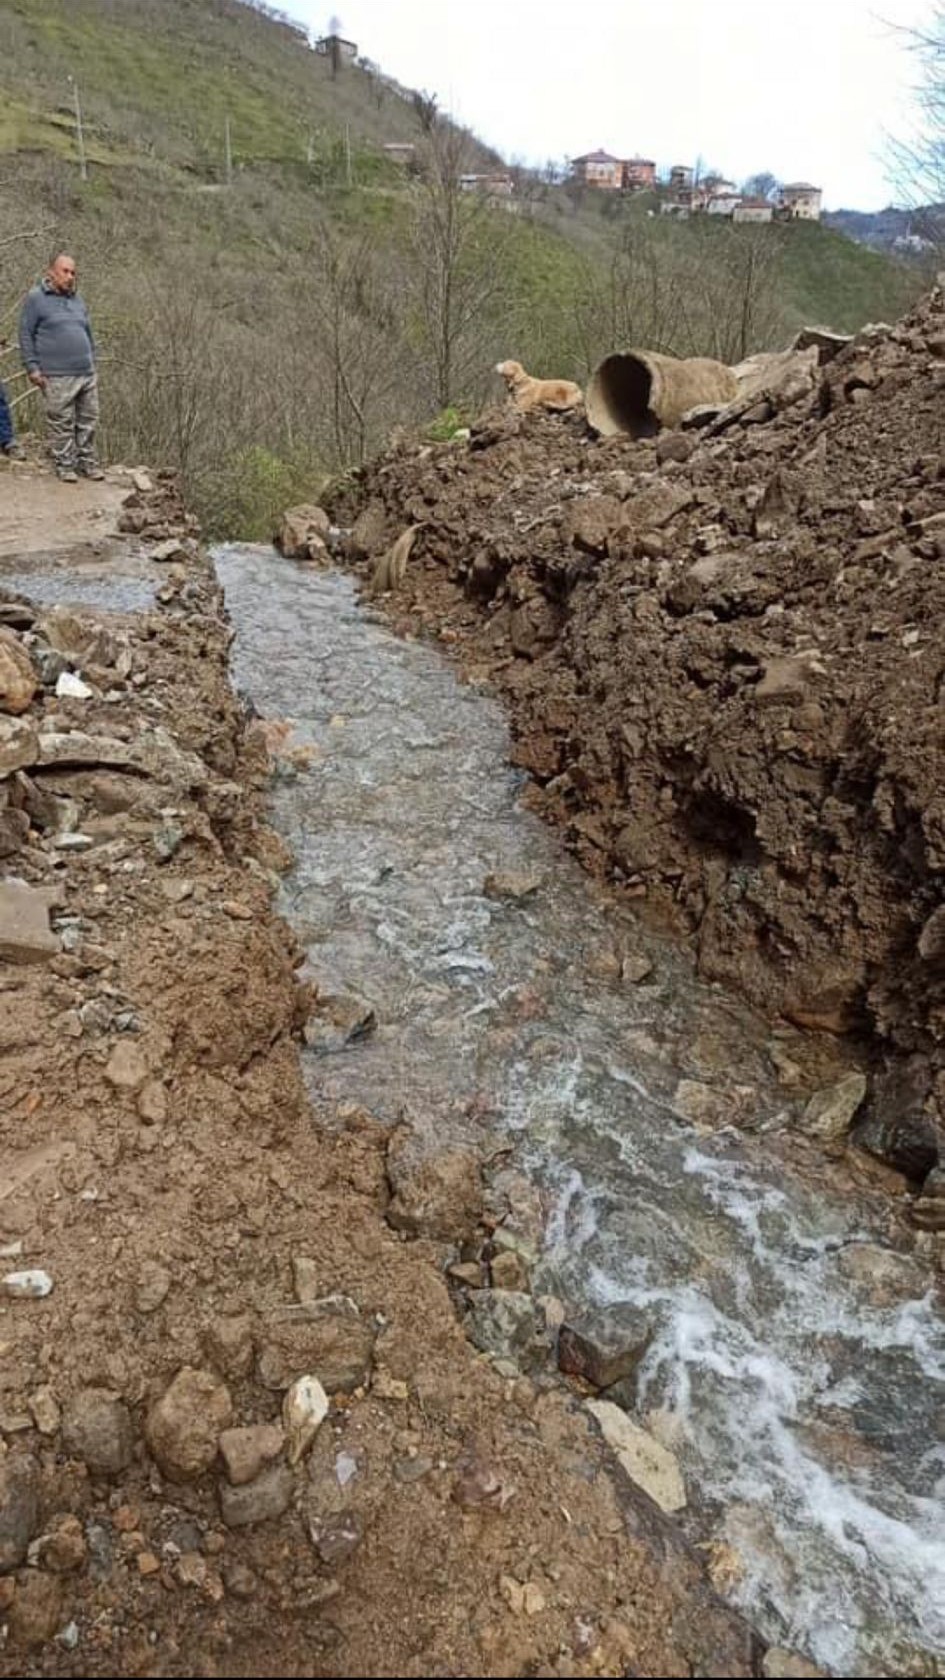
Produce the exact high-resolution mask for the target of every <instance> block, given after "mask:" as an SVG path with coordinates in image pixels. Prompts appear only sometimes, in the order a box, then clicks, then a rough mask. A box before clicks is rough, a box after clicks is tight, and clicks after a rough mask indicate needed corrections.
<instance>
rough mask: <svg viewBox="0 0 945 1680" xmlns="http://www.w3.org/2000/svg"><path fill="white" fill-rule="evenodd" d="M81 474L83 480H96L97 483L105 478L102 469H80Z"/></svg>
mask: <svg viewBox="0 0 945 1680" xmlns="http://www.w3.org/2000/svg"><path fill="white" fill-rule="evenodd" d="M79 472H80V474H81V476H82V477H83V478H94V479H95V481H96V483H100V482H101V480H102V479H103V478H104V477H105V474H104V473H103V471H102V469H101V467H80V468H79Z"/></svg>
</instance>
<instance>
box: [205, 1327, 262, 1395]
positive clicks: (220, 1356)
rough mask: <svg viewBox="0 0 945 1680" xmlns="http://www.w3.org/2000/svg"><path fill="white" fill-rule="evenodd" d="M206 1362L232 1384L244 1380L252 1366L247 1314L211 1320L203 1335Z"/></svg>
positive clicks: (250, 1330)
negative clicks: (208, 1361)
mask: <svg viewBox="0 0 945 1680" xmlns="http://www.w3.org/2000/svg"><path fill="white" fill-rule="evenodd" d="M203 1345H204V1349H205V1351H206V1354H207V1358H208V1359H209V1360H210V1361H211V1363H212V1364H214V1365H216V1366H217V1367H218V1368H219V1370H221V1371H222V1372H223V1375H224V1376H225V1377H230V1378H231V1379H232V1380H233V1381H234V1382H239V1381H241V1380H242V1378H243V1377H245V1376H247V1375H248V1373H249V1370H250V1367H251V1365H252V1363H253V1351H254V1349H253V1321H252V1319H251V1318H250V1317H249V1316H248V1314H240V1313H234V1314H232V1315H230V1316H228V1317H221V1318H215V1319H214V1320H213V1322H212V1323H211V1324H208V1325H207V1328H206V1329H205V1331H204V1333H203Z"/></svg>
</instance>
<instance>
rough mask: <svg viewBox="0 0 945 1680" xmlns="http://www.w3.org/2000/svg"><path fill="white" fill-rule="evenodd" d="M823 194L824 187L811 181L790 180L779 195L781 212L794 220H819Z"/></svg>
mask: <svg viewBox="0 0 945 1680" xmlns="http://www.w3.org/2000/svg"><path fill="white" fill-rule="evenodd" d="M823 196H824V195H823V189H822V188H821V187H812V186H811V184H810V182H809V181H790V182H788V183H787V184H786V185H785V186H783V187H782V188H781V191H780V193H779V195H778V203H779V207H780V210H781V214H782V216H784V217H786V218H787V219H788V220H790V221H794V222H819V221H820V212H821V208H822V205H823Z"/></svg>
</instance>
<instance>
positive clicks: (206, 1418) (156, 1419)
mask: <svg viewBox="0 0 945 1680" xmlns="http://www.w3.org/2000/svg"><path fill="white" fill-rule="evenodd" d="M232 1418H233V1406H232V1402H231V1400H230V1395H229V1390H228V1389H227V1388H226V1387H225V1386H224V1385H223V1383H221V1382H220V1381H219V1380H218V1379H217V1378H216V1377H215V1376H214V1375H213V1373H212V1372H211V1371H198V1370H194V1369H193V1367H192V1366H189V1365H186V1366H184V1368H183V1370H181V1371H179V1372H178V1373H177V1376H176V1377H175V1378H174V1381H173V1382H172V1383H171V1385H170V1387H169V1388H168V1389H166V1390H165V1392H164V1394H163V1395H162V1396H161V1398H160V1400H158V1401H156V1403H155V1404H154V1405H153V1406H152V1407H151V1410H150V1412H149V1413H148V1417H147V1422H146V1424H145V1436H146V1438H147V1442H148V1446H149V1448H150V1450H151V1453H152V1455H153V1457H154V1458H155V1460H156V1461H157V1463H158V1465H159V1466H160V1468H161V1470H163V1472H164V1474H165V1475H166V1476H168V1477H170V1479H171V1480H172V1481H182V1482H188V1481H195V1480H196V1479H197V1478H198V1477H199V1476H202V1475H203V1474H204V1472H205V1471H207V1470H209V1468H210V1466H211V1464H212V1463H213V1461H214V1459H215V1458H216V1456H217V1442H218V1439H219V1436H220V1434H221V1431H222V1430H224V1429H228V1428H229V1426H230V1423H231V1422H232Z"/></svg>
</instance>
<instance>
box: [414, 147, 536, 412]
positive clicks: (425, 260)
mask: <svg viewBox="0 0 945 1680" xmlns="http://www.w3.org/2000/svg"><path fill="white" fill-rule="evenodd" d="M469 161H470V138H469V136H468V135H467V134H465V133H463V132H462V130H460V129H458V128H455V127H454V126H453V125H452V124H449V123H445V122H444V123H439V124H437V125H436V127H435V128H434V129H433V130H432V132H431V133H430V134H429V136H428V142H427V145H426V147H425V148H424V155H423V158H422V172H421V174H420V176H419V178H418V180H417V182H416V184H415V186H414V190H413V217H412V228H411V246H412V250H411V261H410V279H411V288H412V292H413V296H414V299H415V302H416V306H417V313H418V318H419V330H420V337H421V342H422V347H423V350H424V360H425V363H426V366H427V368H428V372H429V383H430V394H431V397H432V399H433V400H434V401H435V403H436V404H437V406H438V407H439V408H446V407H448V406H449V405H450V404H451V403H452V402H454V401H455V400H456V399H457V397H459V396H462V395H468V394H469V386H470V381H471V378H472V377H473V375H474V370H475V369H476V368H477V367H479V368H481V367H482V364H483V362H484V360H485V358H486V356H487V355H488V351H487V350H486V347H485V342H484V341H485V327H486V323H487V322H489V321H494V320H495V318H496V316H497V315H498V314H501V306H502V300H503V298H504V297H505V296H506V295H507V290H508V273H507V267H506V259H507V254H508V247H509V243H510V239H509V226H508V223H509V222H511V220H512V218H511V217H508V216H507V215H506V213H505V212H503V211H500V210H497V209H494V208H493V207H491V206H490V204H489V201H488V197H487V196H486V194H485V193H482V192H479V191H477V190H476V189H475V188H473V190H466V187H464V181H463V176H464V174H465V173H466V171H467V168H468V164H469ZM477 382H478V381H477Z"/></svg>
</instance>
